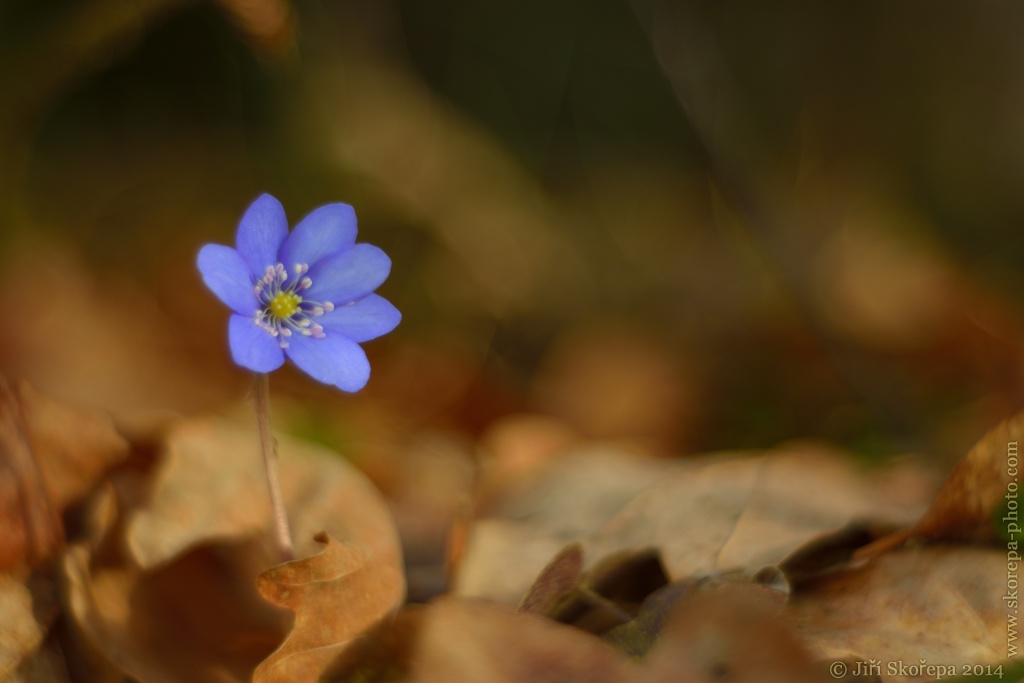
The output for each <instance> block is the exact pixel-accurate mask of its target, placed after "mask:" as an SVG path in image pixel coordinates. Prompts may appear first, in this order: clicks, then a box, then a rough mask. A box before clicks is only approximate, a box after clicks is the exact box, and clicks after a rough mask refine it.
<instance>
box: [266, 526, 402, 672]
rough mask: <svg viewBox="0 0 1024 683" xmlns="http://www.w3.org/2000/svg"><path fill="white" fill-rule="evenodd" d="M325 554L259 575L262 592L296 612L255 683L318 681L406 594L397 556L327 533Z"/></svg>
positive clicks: (322, 539)
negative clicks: (285, 634)
mask: <svg viewBox="0 0 1024 683" xmlns="http://www.w3.org/2000/svg"><path fill="white" fill-rule="evenodd" d="M316 540H317V541H318V542H319V543H323V544H324V545H325V547H324V549H323V552H321V553H320V554H318V555H314V556H313V557H307V558H305V559H302V560H296V561H294V562H287V563H285V564H282V565H278V566H276V567H273V568H271V569H268V570H267V571H265V572H263V573H262V574H260V576H259V579H258V580H257V585H258V587H259V590H260V593H262V594H263V597H265V598H266V599H267V600H269V601H270V602H272V603H274V604H275V605H279V606H281V607H287V608H288V609H291V610H292V611H294V612H295V625H294V626H293V627H292V631H291V634H289V636H288V639H287V640H285V642H284V643H283V644H282V645H281V647H280V648H278V650H277V651H276V652H274V653H273V654H272V655H270V657H268V658H267V659H266V660H264V661H263V662H262V663H261V664H260V665H259V667H257V669H256V673H255V676H254V677H253V681H254V683H278V682H280V683H304V682H306V681H309V682H314V681H317V680H319V678H320V675H321V673H322V672H323V669H324V667H325V666H326V665H327V664H328V663H329V662H330V661H331V660H332V659H334V658H335V657H336V656H337V655H338V654H339V653H340V652H341V651H342V650H343V649H344V648H345V647H346V646H347V645H348V644H349V643H350V642H351V641H352V640H353V639H355V638H356V637H357V636H359V635H360V634H361V633H363V632H364V631H366V630H367V629H369V628H370V627H372V626H373V625H374V624H375V623H376V622H378V621H379V620H380V619H382V618H383V617H384V616H385V615H387V614H388V613H390V612H392V611H394V610H396V609H398V607H399V605H401V603H402V599H403V597H404V591H403V586H404V583H403V580H402V576H401V568H400V566H399V565H398V564H397V563H396V562H395V559H396V558H395V557H394V556H393V555H391V556H379V555H373V554H369V553H367V552H366V551H365V550H364V549H363V548H361V547H360V546H357V545H354V544H346V543H340V542H339V541H337V540H335V539H333V538H331V537H330V536H328V535H327V534H320V535H318V536H317V537H316Z"/></svg>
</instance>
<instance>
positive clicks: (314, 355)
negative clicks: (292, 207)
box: [197, 194, 402, 391]
mask: <svg viewBox="0 0 1024 683" xmlns="http://www.w3.org/2000/svg"><path fill="white" fill-rule="evenodd" d="M355 240H356V214H355V211H354V210H353V209H352V207H351V206H349V205H348V204H328V205H327V206H321V207H320V208H319V209H316V210H315V211H313V212H312V213H310V214H309V215H308V216H306V217H305V218H304V219H302V221H300V222H299V224H298V225H296V226H295V229H294V230H293V231H292V232H291V234H288V219H287V218H286V217H285V214H284V207H282V206H281V202H279V201H277V199H275V198H274V197H272V196H270V195H269V194H265V195H263V196H261V197H260V198H259V199H257V200H256V201H254V202H253V203H252V205H251V206H249V209H248V210H247V211H246V212H245V215H244V216H242V220H241V222H240V223H239V224H238V233H237V235H236V236H235V245H236V248H235V249H232V248H231V247H226V246H224V245H221V244H207V245H206V246H204V247H203V248H202V249H201V250H200V251H199V258H198V259H197V264H198V266H199V271H200V272H201V273H202V275H203V282H205V283H206V286H207V287H209V288H210V290H211V291H212V292H213V293H214V294H216V295H217V298H219V299H220V300H221V301H223V302H224V303H225V304H227V305H228V306H229V307H230V308H231V310H233V311H234V313H233V314H232V316H231V319H230V321H229V322H228V342H229V345H230V347H231V355H232V357H233V358H234V360H235V362H236V363H238V364H239V365H241V366H242V367H245V368H248V369H250V370H254V371H256V372H270V371H272V370H276V369H277V368H279V367H281V365H282V364H283V363H284V359H285V356H287V357H288V358H290V359H291V360H292V362H294V363H295V364H296V365H297V366H299V368H301V369H302V370H303V371H304V372H305V373H306V374H308V375H310V376H311V377H313V378H314V379H317V380H319V381H321V382H324V383H326V384H333V385H334V386H336V387H338V388H339V389H342V390H344V391H358V390H359V389H362V388H363V386H365V385H366V382H367V380H369V378H370V363H369V361H368V360H367V359H366V354H365V353H364V352H363V349H362V348H361V347H360V346H359V344H360V343H361V342H365V341H369V340H370V339H373V338H375V337H379V336H381V335H382V334H386V333H388V332H390V331H391V330H393V329H395V326H396V325H398V322H399V321H400V320H401V319H402V314H401V313H399V312H398V309H396V308H395V307H394V306H392V305H391V304H390V303H389V302H388V301H387V300H386V299H384V298H382V297H380V296H378V295H376V294H373V291H374V290H375V289H377V287H379V286H380V285H381V283H383V282H384V280H386V279H387V277H388V274H389V273H390V272H391V259H389V258H388V257H387V255H386V254H385V253H384V252H383V251H381V250H380V249H378V248H377V247H374V246H372V245H369V244H356V243H355Z"/></svg>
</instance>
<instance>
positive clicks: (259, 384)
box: [256, 373, 295, 562]
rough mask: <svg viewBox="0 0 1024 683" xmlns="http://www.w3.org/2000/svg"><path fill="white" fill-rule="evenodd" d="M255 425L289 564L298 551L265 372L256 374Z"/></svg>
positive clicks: (279, 544)
mask: <svg viewBox="0 0 1024 683" xmlns="http://www.w3.org/2000/svg"><path fill="white" fill-rule="evenodd" d="M256 423H257V427H258V429H259V432H260V450H262V451H263V465H264V469H266V472H267V486H268V487H269V488H270V506H271V508H273V511H274V535H275V536H276V537H277V549H278V552H279V553H280V554H281V559H282V561H284V562H289V561H291V560H294V559H295V549H294V547H293V546H292V534H291V532H290V531H289V530H288V513H287V511H286V510H285V509H284V494H282V492H281V475H280V473H279V472H278V469H277V448H276V447H275V444H274V437H273V436H271V434H270V377H269V376H268V375H266V374H265V373H260V374H258V375H256Z"/></svg>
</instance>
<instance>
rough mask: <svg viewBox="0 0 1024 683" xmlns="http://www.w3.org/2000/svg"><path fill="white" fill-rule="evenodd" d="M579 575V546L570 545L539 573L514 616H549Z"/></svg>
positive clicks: (581, 566)
mask: <svg viewBox="0 0 1024 683" xmlns="http://www.w3.org/2000/svg"><path fill="white" fill-rule="evenodd" d="M582 574H583V548H582V547H581V546H580V544H579V543H570V544H569V545H567V546H566V547H564V548H562V550H561V551H560V552H559V553H558V554H557V555H555V558H554V559H553V560H551V562H549V563H548V566H546V567H545V568H544V570H543V571H542V572H541V573H540V576H538V577H537V580H536V581H534V582H533V585H532V586H530V590H528V591H527V592H526V595H524V596H523V599H522V600H521V601H520V603H519V607H518V608H517V609H516V612H517V613H519V612H531V613H533V614H542V615H550V614H551V613H552V612H553V611H554V610H555V608H556V607H558V603H560V602H562V601H563V600H565V598H566V597H568V595H569V594H570V593H571V592H572V590H573V589H574V588H575V587H576V586H577V585H578V584H579V581H580V577H581V576H582Z"/></svg>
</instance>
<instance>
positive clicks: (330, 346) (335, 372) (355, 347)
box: [285, 332, 370, 391]
mask: <svg viewBox="0 0 1024 683" xmlns="http://www.w3.org/2000/svg"><path fill="white" fill-rule="evenodd" d="M288 344H289V346H288V348H286V349H285V353H286V354H288V357H289V358H291V359H292V360H293V361H294V362H295V364H296V365H298V366H299V368H300V369H301V370H302V371H303V372H305V373H306V374H307V375H309V376H310V377H312V378H313V379H316V380H319V381H321V382H323V383H324V384H333V385H334V386H336V387H338V388H339V389H341V390H342V391H359V390H360V389H362V388H363V387H364V386H366V382H367V381H368V380H369V379H370V361H368V360H367V359H366V354H365V353H364V352H363V350H362V349H361V348H360V347H359V344H356V343H355V342H354V341H352V340H351V339H349V338H348V337H346V336H344V335H342V334H331V333H330V332H328V333H327V334H326V336H324V337H323V338H321V339H314V338H313V337H303V336H300V335H294V336H292V337H291V338H290V339H289V340H288Z"/></svg>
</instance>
